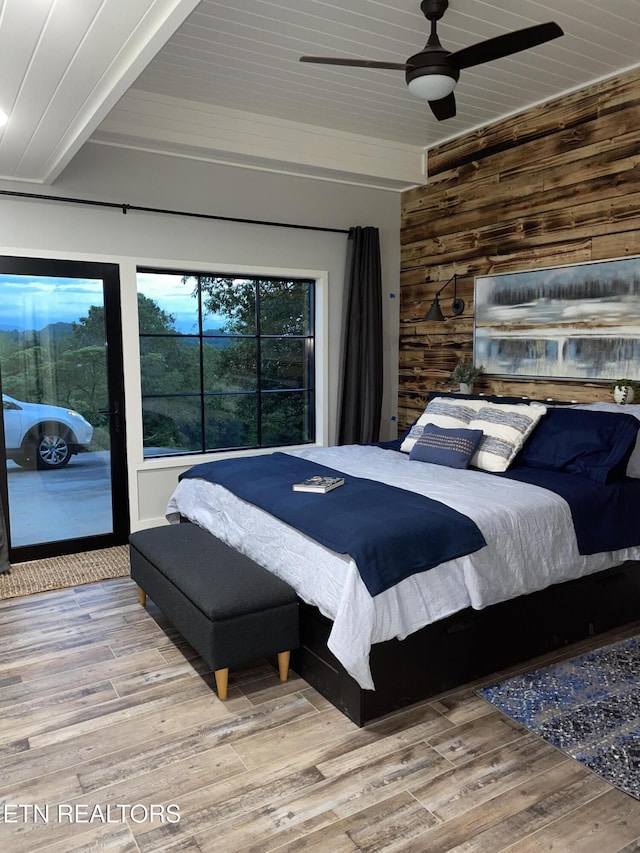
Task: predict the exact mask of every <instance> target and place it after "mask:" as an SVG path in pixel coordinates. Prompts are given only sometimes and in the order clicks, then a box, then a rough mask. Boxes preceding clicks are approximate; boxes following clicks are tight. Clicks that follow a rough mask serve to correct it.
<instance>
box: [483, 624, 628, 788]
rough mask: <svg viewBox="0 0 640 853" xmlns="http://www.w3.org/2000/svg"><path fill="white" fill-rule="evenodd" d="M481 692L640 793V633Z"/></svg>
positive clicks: (608, 776) (615, 781)
mask: <svg viewBox="0 0 640 853" xmlns="http://www.w3.org/2000/svg"><path fill="white" fill-rule="evenodd" d="M476 692H477V694H478V695H479V696H482V698H483V699H486V700H487V702H490V703H491V704H492V705H495V707H496V708H499V709H500V710H501V711H503V712H504V713H505V714H507V715H508V716H509V717H512V718H513V719H514V720H516V721H517V722H518V723H521V724H522V725H523V726H526V728H528V729H529V730H530V731H532V732H534V734H537V735H539V736H540V737H541V738H542V739H543V740H545V741H547V743H550V744H551V745H552V746H555V747H557V748H558V749H559V750H561V751H562V752H564V753H566V754H567V755H570V756H571V757H572V758H575V759H576V761H580V762H581V763H582V764H584V765H586V766H587V767H589V768H590V769H591V770H593V772H594V773H597V774H598V775H599V776H602V778H603V779H606V781H607V782H610V783H611V784H612V785H615V786H616V787H617V788H620V790H622V791H624V792H625V793H627V794H630V795H631V796H632V797H635V798H636V799H640V636H639V637H632V638H630V639H628V640H622V641H620V642H618V643H614V644H613V645H610V646H604V647H603V648H600V649H595V651H592V652H588V653H587V654H584V655H580V657H576V658H571V659H570V660H566V661H562V662H561V663H556V664H553V665H551V666H547V667H544V668H542V669H536V670H534V671H533V672H528V673H526V674H525V675H517V676H515V677H514V678H508V679H506V680H505V681H501V682H499V683H498V684H494V685H492V686H490V687H484V688H482V689H480V690H477V691H476Z"/></svg>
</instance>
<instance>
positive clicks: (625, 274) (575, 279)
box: [473, 257, 640, 380]
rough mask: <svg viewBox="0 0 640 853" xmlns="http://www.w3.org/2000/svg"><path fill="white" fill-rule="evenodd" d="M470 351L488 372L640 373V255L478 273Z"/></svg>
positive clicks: (610, 376) (577, 376)
mask: <svg viewBox="0 0 640 853" xmlns="http://www.w3.org/2000/svg"><path fill="white" fill-rule="evenodd" d="M473 351H474V360H475V362H476V364H482V365H483V366H484V368H485V372H486V373H490V374H497V375H502V376H526V377H531V378H555V379H582V380H586V379H591V380H597V379H601V380H614V379H620V378H622V377H627V378H630V379H640V257H633V258H621V259H618V260H610V261H593V262H590V263H585V264H573V265H571V266H562V267H548V268H546V269H539V270H529V271H526V272H513V273H500V274H498V275H487V276H478V277H477V278H476V280H475V324H474V341H473Z"/></svg>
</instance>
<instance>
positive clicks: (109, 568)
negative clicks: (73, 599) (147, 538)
mask: <svg viewBox="0 0 640 853" xmlns="http://www.w3.org/2000/svg"><path fill="white" fill-rule="evenodd" d="M129 573H130V570H129V546H128V545H117V546H116V547H115V548H103V549H101V550H99V551H87V552H85V553H84V554H70V555H68V556H64V557H50V558H48V559H46V560H32V561H31V562H28V563H13V565H12V566H11V573H10V574H0V599H4V598H16V597H17V596H21V595H33V594H34V593H36V592H46V591H48V590H52V589H66V588H67V587H74V586H82V585H83V584H87V583H94V582H95V581H102V580H107V579H109V578H122V577H128V576H129Z"/></svg>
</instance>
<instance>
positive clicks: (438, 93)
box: [408, 74, 456, 101]
mask: <svg viewBox="0 0 640 853" xmlns="http://www.w3.org/2000/svg"><path fill="white" fill-rule="evenodd" d="M408 85H409V91H410V92H411V94H412V95H415V97H416V98H421V100H423V101H440V100H442V98H446V97H447V95H450V94H451V93H452V92H453V90H454V89H455V87H456V80H455V79H454V78H453V77H449V76H448V75H447V74H422V75H421V76H420V77H414V78H413V80H409V84H408Z"/></svg>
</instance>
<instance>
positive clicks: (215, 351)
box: [138, 269, 315, 457]
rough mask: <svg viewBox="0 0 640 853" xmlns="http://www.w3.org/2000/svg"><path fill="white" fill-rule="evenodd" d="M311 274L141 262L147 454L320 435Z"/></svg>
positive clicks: (275, 443)
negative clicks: (204, 270) (229, 271)
mask: <svg viewBox="0 0 640 853" xmlns="http://www.w3.org/2000/svg"><path fill="white" fill-rule="evenodd" d="M313 307H314V282H313V281H312V280H302V279H280V278H265V277H253V276H251V277H249V276H242V275H217V274H210V273H208V274H197V273H190V272H189V273H177V272H175V271H171V272H165V271H160V270H151V269H139V270H138V315H139V331H140V366H141V376H142V418H143V431H144V436H143V438H144V455H145V457H157V456H168V455H174V454H181V453H190V454H192V453H206V452H209V451H215V450H223V449H224V450H229V449H239V448H253V447H277V446H280V445H291V444H305V443H309V442H312V441H314V440H315V424H314V412H315V401H314V310H313Z"/></svg>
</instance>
